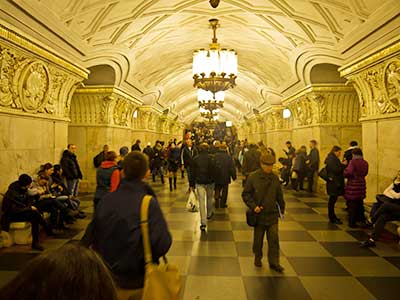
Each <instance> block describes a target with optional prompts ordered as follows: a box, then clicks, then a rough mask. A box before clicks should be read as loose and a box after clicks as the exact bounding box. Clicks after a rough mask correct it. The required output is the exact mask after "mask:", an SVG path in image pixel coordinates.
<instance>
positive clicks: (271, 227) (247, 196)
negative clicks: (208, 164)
mask: <svg viewBox="0 0 400 300" xmlns="http://www.w3.org/2000/svg"><path fill="white" fill-rule="evenodd" d="M274 163H275V158H274V157H273V156H272V155H271V154H269V153H263V154H262V155H261V157H260V166H261V168H260V169H258V170H257V171H255V172H253V173H251V174H250V175H249V177H248V179H247V181H246V184H245V186H244V189H243V192H242V199H243V201H244V203H245V204H246V205H247V206H248V207H249V209H251V210H252V211H254V212H255V213H256V214H257V222H256V226H255V227H254V239H253V253H254V255H255V259H254V264H255V266H257V267H261V266H262V262H261V260H262V256H263V252H262V249H263V243H264V234H265V233H266V235H267V241H268V262H269V266H270V268H271V269H273V270H275V271H277V272H279V273H282V272H283V270H284V269H283V267H282V266H281V265H280V262H279V235H278V219H279V217H280V216H282V217H283V215H284V213H285V201H284V199H283V192H282V189H281V185H280V182H279V178H278V176H276V175H275V174H274V173H273V172H272V169H273V165H274Z"/></svg>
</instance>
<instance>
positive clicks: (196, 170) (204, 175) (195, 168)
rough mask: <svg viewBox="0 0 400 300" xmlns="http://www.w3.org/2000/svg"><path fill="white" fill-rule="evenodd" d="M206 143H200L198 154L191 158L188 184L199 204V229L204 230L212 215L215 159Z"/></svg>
mask: <svg viewBox="0 0 400 300" xmlns="http://www.w3.org/2000/svg"><path fill="white" fill-rule="evenodd" d="M208 149H209V146H208V144H207V143H202V144H200V147H199V154H198V155H197V156H196V157H194V158H193V160H192V162H191V164H190V172H191V176H190V180H191V182H190V186H191V187H195V190H196V194H197V199H198V201H199V206H200V219H201V224H200V230H201V231H205V230H206V227H207V220H209V219H211V218H212V216H213V215H214V212H213V199H214V197H213V194H214V176H215V173H214V172H215V161H214V160H213V157H212V156H211V155H210V154H209V153H208Z"/></svg>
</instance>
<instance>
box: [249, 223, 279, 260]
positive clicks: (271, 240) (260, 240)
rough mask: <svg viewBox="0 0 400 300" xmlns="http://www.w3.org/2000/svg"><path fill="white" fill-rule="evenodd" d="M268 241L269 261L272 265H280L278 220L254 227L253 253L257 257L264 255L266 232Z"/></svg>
mask: <svg viewBox="0 0 400 300" xmlns="http://www.w3.org/2000/svg"><path fill="white" fill-rule="evenodd" d="M265 233H266V235H267V241H268V262H269V264H270V265H275V266H277V265H279V235H278V222H277V223H275V224H271V225H263V224H257V225H256V227H254V239H253V253H254V255H255V256H256V257H262V256H263V252H262V249H263V244H264V234H265Z"/></svg>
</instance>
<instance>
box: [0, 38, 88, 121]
mask: <svg viewBox="0 0 400 300" xmlns="http://www.w3.org/2000/svg"><path fill="white" fill-rule="evenodd" d="M82 79H83V78H80V77H78V76H75V75H72V74H69V73H67V72H65V71H63V70H62V69H61V68H58V67H57V66H55V65H53V64H51V63H47V62H44V61H42V60H40V59H37V58H35V57H33V56H30V55H28V54H25V53H23V52H22V51H18V50H16V49H11V48H8V47H6V46H5V45H1V44H0V109H4V110H12V111H23V112H27V113H31V114H47V115H53V116H56V117H67V116H68V115H69V105H68V104H69V100H70V99H69V98H70V96H71V95H70V91H71V90H72V89H73V88H74V86H75V85H76V84H77V83H78V82H80V81H81V80H82Z"/></svg>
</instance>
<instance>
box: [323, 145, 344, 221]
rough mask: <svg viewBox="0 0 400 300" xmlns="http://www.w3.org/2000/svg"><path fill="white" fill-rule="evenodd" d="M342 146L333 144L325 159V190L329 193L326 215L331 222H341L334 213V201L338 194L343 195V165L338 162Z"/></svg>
mask: <svg viewBox="0 0 400 300" xmlns="http://www.w3.org/2000/svg"><path fill="white" fill-rule="evenodd" d="M341 154H342V148H340V147H339V146H333V148H332V150H331V152H329V154H328V156H327V157H326V159H325V164H326V167H325V168H326V172H327V173H328V177H329V179H328V181H327V182H326V192H327V194H328V195H329V202H328V215H329V221H330V222H331V223H333V224H343V223H342V221H341V220H340V219H339V218H338V217H337V216H336V214H335V203H336V201H337V199H338V197H339V196H343V195H344V176H343V171H344V168H345V165H343V164H342V163H341V162H340V159H339V157H340V155H341Z"/></svg>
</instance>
